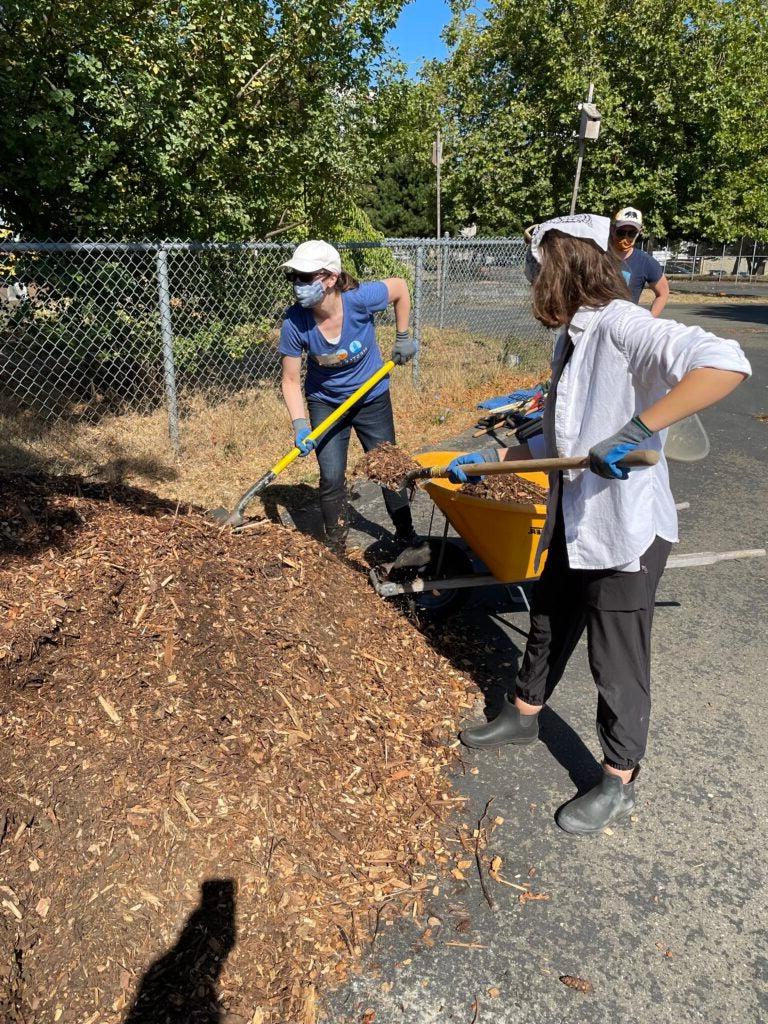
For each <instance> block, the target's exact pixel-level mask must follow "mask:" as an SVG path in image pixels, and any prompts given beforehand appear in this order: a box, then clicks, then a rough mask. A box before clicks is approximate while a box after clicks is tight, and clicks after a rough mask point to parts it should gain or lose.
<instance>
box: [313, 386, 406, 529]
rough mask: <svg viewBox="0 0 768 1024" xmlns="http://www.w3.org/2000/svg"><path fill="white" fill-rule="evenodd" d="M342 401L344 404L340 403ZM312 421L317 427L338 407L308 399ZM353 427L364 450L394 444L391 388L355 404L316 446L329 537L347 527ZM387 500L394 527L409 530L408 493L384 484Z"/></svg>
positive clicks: (321, 493)
mask: <svg viewBox="0 0 768 1024" xmlns="http://www.w3.org/2000/svg"><path fill="white" fill-rule="evenodd" d="M339 404H341V403H339ZM307 408H308V409H309V420H310V423H311V424H312V428H313V429H314V428H315V427H316V426H318V424H319V423H321V422H322V421H323V420H324V419H325V418H326V416H330V414H331V413H332V412H333V410H334V409H335V408H337V406H333V405H328V403H326V402H321V401H318V400H317V399H316V398H309V399H307ZM353 428H354V431H355V433H356V434H357V437H358V440H359V441H360V444H361V445H362V446H363V451H366V452H367V451H370V450H371V448H376V447H377V446H378V445H380V444H383V443H384V442H385V441H389V442H391V443H392V444H394V443H395V423H394V419H393V416H392V399H391V398H390V395H389V391H385V392H384V394H383V395H379V396H378V397H377V398H374V399H372V400H371V401H370V402H366V403H365V405H358V406H354V407H353V408H352V409H350V410H349V412H348V413H347V414H346V415H345V416H342V418H341V419H340V420H339V421H338V422H337V423H335V424H334V425H333V426H332V427H331V429H330V430H329V431H328V432H327V433H325V434H323V436H322V437H321V438H320V441H319V442H318V445H317V461H318V463H319V465H320V507H321V508H322V512H323V521H324V523H325V531H326V533H327V534H328V535H329V536H334V535H337V534H338V533H339V532H343V531H344V530H345V529H346V520H347V488H346V480H345V477H346V471H347V451H348V449H349V437H350V434H351V432H352V429H353ZM382 493H383V495H384V503H385V505H386V506H387V511H388V512H389V515H390V518H391V519H392V521H393V523H394V524H395V527H396V528H397V529H398V530H400V529H407V528H408V526H409V525H410V522H411V510H410V506H409V504H408V493H407V491H406V490H405V489H403V490H401V491H390V490H387V489H386V488H384V487H382Z"/></svg>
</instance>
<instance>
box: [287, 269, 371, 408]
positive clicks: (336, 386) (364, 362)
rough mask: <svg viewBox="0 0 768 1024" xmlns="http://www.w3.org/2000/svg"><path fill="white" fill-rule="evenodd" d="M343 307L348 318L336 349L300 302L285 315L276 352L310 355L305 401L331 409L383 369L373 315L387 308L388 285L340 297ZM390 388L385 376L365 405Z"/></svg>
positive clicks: (363, 286) (368, 286)
mask: <svg viewBox="0 0 768 1024" xmlns="http://www.w3.org/2000/svg"><path fill="white" fill-rule="evenodd" d="M341 302H342V305H343V307H344V317H343V320H342V325H341V338H340V340H339V343H338V344H337V345H331V344H330V343H329V342H328V341H326V339H325V338H324V337H323V334H322V332H321V331H320V328H319V327H318V326H317V324H316V322H315V317H314V314H313V312H312V310H311V309H303V308H302V307H301V306H300V305H299V304H298V303H296V304H295V305H293V306H291V307H290V309H289V310H288V311H287V312H286V314H285V320H284V321H283V328H282V330H281V332H280V346H279V348H278V352H279V353H280V355H281V356H300V355H301V354H302V352H306V353H307V357H308V358H307V378H306V381H305V383H304V392H305V394H306V396H307V398H317V399H319V400H320V401H323V402H328V403H329V404H330V405H340V404H341V403H342V402H343V401H344V399H345V398H349V396H350V395H351V394H352V392H353V391H356V390H357V389H358V388H359V387H360V385H361V384H363V383H364V382H365V381H366V380H368V378H369V377H370V376H371V375H372V374H374V373H375V372H376V371H377V370H378V369H379V368H380V367H381V366H383V365H384V360H383V359H382V358H381V352H380V351H379V346H378V344H377V343H376V333H375V330H374V326H373V314H374V313H376V312H378V311H379V310H381V309H386V308H387V306H388V304H389V291H388V289H387V286H386V285H385V284H384V282H383V281H369V282H367V283H365V284H361V285H360V287H359V288H353V289H352V291H349V292H342V293H341ZM388 388H389V378H387V377H385V378H384V379H383V380H380V381H379V383H378V384H377V385H376V387H375V388H373V389H372V390H371V391H369V392H368V394H367V395H366V396H365V401H366V402H370V401H371V400H372V399H374V398H377V397H378V396H379V395H382V394H384V392H385V391H386V390H387V389H388Z"/></svg>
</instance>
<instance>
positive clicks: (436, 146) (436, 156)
mask: <svg viewBox="0 0 768 1024" xmlns="http://www.w3.org/2000/svg"><path fill="white" fill-rule="evenodd" d="M442 162H443V143H442V140H441V138H440V129H439V128H438V129H437V136H436V138H435V141H434V142H433V143H432V163H433V164H434V165H435V170H436V172H437V230H436V232H435V238H440V165H441V164H442Z"/></svg>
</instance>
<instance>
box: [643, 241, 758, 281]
mask: <svg viewBox="0 0 768 1024" xmlns="http://www.w3.org/2000/svg"><path fill="white" fill-rule="evenodd" d="M642 248H643V249H644V250H645V251H646V252H649V253H650V254H651V255H652V256H654V257H655V258H656V259H657V260H658V261H659V263H661V265H662V267H664V272H665V274H666V275H667V277H669V278H670V279H671V280H672V281H673V282H678V283H686V279H690V282H691V283H696V284H698V285H704V284H713V283H717V282H722V281H726V282H727V283H729V284H764V285H766V286H768V242H759V241H757V239H754V238H746V237H745V238H739V239H738V240H737V241H735V242H712V241H707V240H698V241H688V240H686V239H681V238H651V239H644V240H643V243H642ZM745 294H748V292H745Z"/></svg>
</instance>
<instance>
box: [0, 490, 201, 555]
mask: <svg viewBox="0 0 768 1024" xmlns="http://www.w3.org/2000/svg"><path fill="white" fill-rule="evenodd" d="M68 497H74V498H78V499H81V500H82V499H85V500H88V501H95V502H104V503H110V504H118V505H121V506H123V507H124V508H125V509H126V511H128V512H131V513H133V514H136V515H144V516H161V515H167V514H168V513H169V512H175V511H176V510H177V508H178V504H177V502H174V501H170V500H167V499H164V498H159V497H158V496H157V495H156V494H153V493H152V492H151V491H145V490H143V489H142V488H139V487H130V486H128V485H126V484H122V483H94V482H90V481H87V480H84V479H83V478H82V477H80V476H55V475H52V474H46V473H32V474H23V475H22V474H14V475H11V474H2V473H0V560H2V561H3V562H5V563H6V564H7V560H8V559H9V558H12V557H15V558H30V557H32V556H34V555H36V554H38V553H40V552H42V551H46V550H48V549H54V550H58V551H64V550H66V549H67V547H68V546H69V544H70V543H71V541H72V539H73V538H74V536H75V535H76V534H77V533H78V532H79V531H80V530H81V529H82V528H83V526H84V525H85V522H86V520H85V518H84V517H83V515H82V513H81V512H80V511H79V510H78V509H77V508H74V507H70V506H69V505H68V504H67V503H66V501H63V502H62V501H60V499H62V498H65V499H66V498H68ZM183 511H184V512H187V511H200V510H196V509H192V508H190V507H189V506H187V505H184V506H183Z"/></svg>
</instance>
